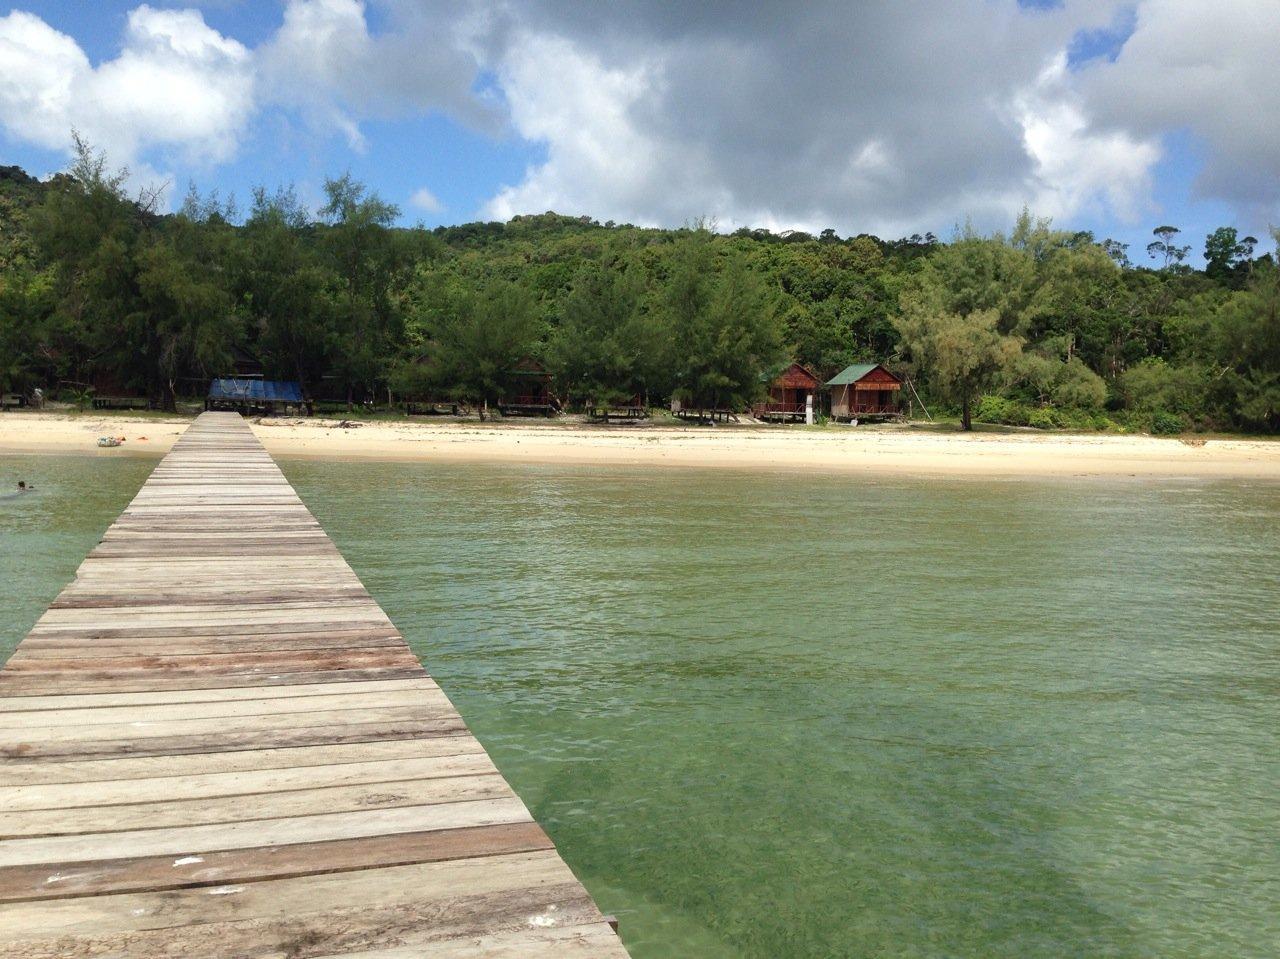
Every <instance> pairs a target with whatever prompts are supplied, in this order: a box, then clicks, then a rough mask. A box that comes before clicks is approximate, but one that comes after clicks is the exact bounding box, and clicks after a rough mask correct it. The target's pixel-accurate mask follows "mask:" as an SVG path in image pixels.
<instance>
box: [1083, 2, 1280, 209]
mask: <svg viewBox="0 0 1280 959" xmlns="http://www.w3.org/2000/svg"><path fill="white" fill-rule="evenodd" d="M1277 50H1280V3H1277V2H1275V0H1215V2H1213V3H1204V2H1203V0H1143V2H1142V3H1140V4H1139V5H1138V8H1137V16H1136V20H1135V25H1134V31H1133V34H1132V36H1131V37H1130V38H1129V40H1128V42H1127V43H1125V45H1124V48H1123V50H1121V52H1120V55H1119V56H1118V57H1117V59H1116V61H1115V63H1099V64H1096V65H1093V66H1091V67H1090V68H1088V69H1087V70H1086V71H1084V73H1083V75H1082V76H1081V77H1080V87H1081V89H1082V91H1083V92H1084V95H1085V101H1084V102H1085V108H1086V109H1087V110H1089V111H1090V113H1091V115H1092V116H1093V117H1094V118H1095V119H1096V121H1097V122H1098V123H1100V124H1106V125H1107V126H1110V127H1112V128H1114V129H1124V130H1128V131H1131V132H1132V133H1133V134H1135V135H1137V136H1143V137H1158V136H1161V135H1162V134H1165V133H1167V132H1169V131H1177V130H1187V131H1190V132H1191V134H1192V135H1193V136H1195V137H1196V138H1197V139H1198V141H1199V146H1200V147H1201V148H1202V149H1203V150H1204V152H1205V159H1206V162H1205V166H1204V169H1203V171H1202V172H1201V174H1200V177H1199V179H1198V181H1197V183H1196V187H1197V190H1198V191H1199V193H1200V194H1201V195H1202V196H1203V197H1210V198H1215V199H1221V200H1226V201H1228V202H1231V203H1234V204H1236V205H1237V206H1238V207H1242V208H1245V209H1251V210H1253V211H1255V212H1262V213H1269V214H1271V215H1272V216H1274V215H1276V214H1277V213H1280V124H1278V123H1277V122H1276V119H1277V118H1278V117H1280V84H1278V83H1277V82H1276V79H1275V63H1276V55H1277Z"/></svg>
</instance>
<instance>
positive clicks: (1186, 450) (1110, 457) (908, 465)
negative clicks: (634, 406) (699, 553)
mask: <svg viewBox="0 0 1280 959" xmlns="http://www.w3.org/2000/svg"><path fill="white" fill-rule="evenodd" d="M189 422H190V420H189V419H186V418H182V417H172V418H157V417H137V416H133V417H131V416H128V415H121V416H102V415H93V414H69V413H56V412H43V413H33V412H20V413H5V414H0V453H86V454H91V455H95V456H131V455H158V454H161V453H164V452H165V451H167V450H168V449H169V447H170V446H172V445H173V443H174V441H175V440H176V439H177V438H178V436H179V435H181V433H182V431H183V429H184V428H185V426H186V424H187V423H189ZM340 422H341V421H339V420H332V419H320V418H316V419H264V420H261V421H254V423H253V429H254V432H255V433H256V434H257V435H258V437H259V438H260V439H261V440H262V442H263V444H264V445H265V446H266V448H267V450H268V451H269V452H270V453H271V454H272V455H275V456H281V457H285V458H288V457H303V458H310V459H343V460H351V459H369V460H390V461H397V460H399V461H435V462H447V463H468V462H474V463H508V462H535V463H553V464H591V465H608V466H678V467H710V468H714V467H721V468H733V469H769V470H807V471H822V470H826V471H832V472H844V473H877V472H879V473H894V474H900V475H910V474H916V475H958V476H1005V477H1016V476H1056V477H1064V478H1066V477H1090V476H1137V477H1142V476H1152V477H1189V478H1224V479H1225V478H1239V479H1273V480H1280V442H1274V441H1267V440H1248V439H1209V440H1206V441H1203V442H1201V441H1200V440H1198V439H1196V440H1193V441H1191V442H1186V441H1184V440H1180V439H1165V438H1156V437H1149V436H1110V435H1081V434H1063V433H1033V432H1025V433H1023V432H1018V433H975V434H969V435H965V434H962V433H959V432H954V433H952V432H943V431H936V430H932V429H929V430H926V429H916V428H910V427H905V428H904V427H867V426H860V427H847V426H828V427H826V428H824V429H804V428H787V427H765V426H759V427H724V426H720V427H692V426H691V427H687V428H684V427H679V426H649V425H644V426H611V427H600V426H591V425H585V424H573V423H543V422H529V421H516V422H512V421H507V422H504V423H498V424H480V423H478V422H474V421H473V422H445V421H426V422H424V421H405V422H397V421H385V420H374V421H354V422H356V423H358V425H355V426H352V427H341V426H339V423H340ZM107 435H111V436H123V437H125V443H124V444H123V445H122V446H120V447H118V448H114V449H100V448H99V447H98V446H97V445H96V443H97V438H98V437H99V436H107Z"/></svg>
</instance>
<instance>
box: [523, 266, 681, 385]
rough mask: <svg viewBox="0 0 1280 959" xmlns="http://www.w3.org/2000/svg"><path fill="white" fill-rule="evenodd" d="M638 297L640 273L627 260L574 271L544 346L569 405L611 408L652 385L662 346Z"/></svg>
mask: <svg viewBox="0 0 1280 959" xmlns="http://www.w3.org/2000/svg"><path fill="white" fill-rule="evenodd" d="M644 297H645V284H644V279H643V277H642V276H641V273H640V269H639V267H637V266H635V265H633V264H631V263H630V262H629V261H628V260H625V259H621V260H620V259H615V258H613V257H606V258H604V259H602V260H600V261H599V262H596V263H591V264H588V265H586V266H584V267H583V268H582V269H580V270H579V271H578V273H577V275H576V277H575V278H574V281H573V286H572V289H571V290H570V291H569V293H568V294H567V295H566V296H565V297H564V299H563V302H562V305H561V308H560V312H561V317H560V324H559V326H558V327H557V329H556V331H555V333H554V335H553V336H552V338H551V342H550V344H549V347H548V359H549V362H550V366H551V369H552V371H553V372H554V373H555V375H556V379H557V380H558V381H559V382H560V383H562V384H563V385H564V386H565V387H566V389H567V391H568V395H569V398H570V399H571V400H573V401H575V402H579V401H580V402H587V403H617V402H619V401H623V400H626V399H629V398H630V397H632V396H636V395H640V396H642V397H645V396H647V395H648V394H649V392H650V391H652V390H654V389H655V388H656V387H657V386H658V378H659V376H660V375H661V373H660V371H661V357H662V352H663V344H662V342H661V338H660V335H659V334H660V331H659V330H658V328H657V326H656V325H655V324H654V323H652V322H650V319H649V317H648V315H647V313H646V312H645V309H644Z"/></svg>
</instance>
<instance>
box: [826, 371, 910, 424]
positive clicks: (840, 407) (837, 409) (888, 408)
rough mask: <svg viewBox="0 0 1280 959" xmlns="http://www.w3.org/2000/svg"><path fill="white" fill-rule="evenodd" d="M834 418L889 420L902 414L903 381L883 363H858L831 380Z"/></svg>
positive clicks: (830, 389)
mask: <svg viewBox="0 0 1280 959" xmlns="http://www.w3.org/2000/svg"><path fill="white" fill-rule="evenodd" d="M826 388H827V391H828V392H829V393H830V394H831V418H832V419H835V420H856V419H864V418H872V419H887V418H891V417H898V416H901V415H902V406H901V402H900V397H901V391H902V380H901V379H900V378H899V377H898V376H896V375H894V374H893V373H891V372H889V371H888V370H887V369H885V367H884V366H883V365H882V364H880V363H854V364H853V365H852V366H846V367H845V368H844V369H843V370H841V371H840V372H839V373H837V374H836V375H835V376H833V377H832V378H831V379H829V380H827V383H826Z"/></svg>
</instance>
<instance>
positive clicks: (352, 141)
mask: <svg viewBox="0 0 1280 959" xmlns="http://www.w3.org/2000/svg"><path fill="white" fill-rule="evenodd" d="M464 27H465V20H463V19H460V18H459V17H458V15H457V14H456V13H455V14H453V15H452V16H449V15H447V14H446V12H445V11H443V10H441V9H436V8H434V7H432V8H429V9H405V10H403V11H401V12H400V14H399V15H398V20H397V21H396V23H395V28H394V29H392V30H388V31H385V32H383V33H381V34H379V35H374V33H373V32H372V31H371V30H370V28H369V20H368V15H367V10H366V8H365V5H364V3H362V2H360V0H288V3H287V4H286V5H285V10H284V21H283V23H282V24H281V26H280V29H279V30H278V31H277V32H276V34H275V35H274V36H273V37H272V38H271V39H270V40H269V41H268V42H267V43H265V44H264V45H263V46H262V47H260V48H259V49H258V50H257V51H256V60H257V65H258V70H259V73H260V76H261V79H262V93H263V97H264V99H265V100H266V101H267V102H269V103H272V104H275V105H278V106H283V107H287V108H292V109H296V110H298V111H300V112H301V113H302V115H303V116H304V117H305V119H306V120H307V121H308V123H309V124H310V126H311V127H312V128H313V129H315V130H318V131H320V132H322V133H335V132H336V133H338V134H340V135H341V136H343V137H344V138H345V139H346V140H347V142H348V144H349V145H350V146H351V147H352V148H353V149H357V150H363V149H364V148H365V146H366V144H365V139H364V135H363V133H362V132H361V129H360V121H361V120H364V119H368V118H389V117H397V116H404V115H420V114H424V113H429V112H432V111H441V112H447V113H449V114H451V115H453V116H455V117H456V118H458V119H460V120H461V121H462V122H464V123H468V124H471V125H473V126H477V127H481V128H486V129H493V128H494V127H495V125H496V122H497V121H496V118H495V116H496V115H495V113H494V110H493V107H492V105H490V104H488V103H487V102H486V101H485V100H484V98H483V97H481V96H479V95H477V94H476V93H475V92H474V91H473V90H472V83H473V80H474V79H475V76H476V72H477V70H478V65H477V63H476V61H475V59H474V57H473V55H472V54H471V53H470V52H468V51H467V50H466V49H465V46H466V44H465V42H464V35H463V34H464Z"/></svg>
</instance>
